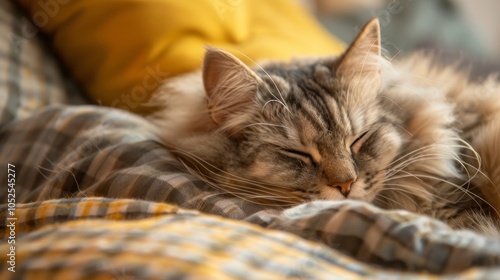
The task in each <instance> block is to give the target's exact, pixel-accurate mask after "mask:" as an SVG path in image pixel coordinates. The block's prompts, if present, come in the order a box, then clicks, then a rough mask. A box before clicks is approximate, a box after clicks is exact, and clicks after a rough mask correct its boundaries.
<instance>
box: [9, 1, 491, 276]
mask: <svg viewBox="0 0 500 280" xmlns="http://www.w3.org/2000/svg"><path fill="white" fill-rule="evenodd" d="M27 24H29V23H28V21H27V20H26V19H25V18H23V16H22V14H20V13H19V11H17V10H16V9H15V7H13V6H12V5H11V4H9V2H8V1H7V2H6V1H3V2H1V3H0V36H2V40H0V69H2V71H0V94H1V96H2V98H0V168H1V169H2V171H0V182H3V183H2V187H0V198H1V202H0V203H2V205H1V206H0V220H1V221H2V222H1V224H0V227H1V230H0V234H1V235H2V236H1V237H0V252H1V254H0V278H1V279H86V278H89V279H165V278H193V279H197V278H214V279H225V278H228V279H277V278H278V279H279V278H295V279H332V278H333V279H366V278H384V279H401V278H405V279H429V278H436V279H438V278H441V277H443V278H453V279H471V278H478V279H500V269H499V264H500V240H497V239H490V238H487V237H484V236H480V235H477V234H474V233H471V232H466V231H453V230H451V229H450V228H449V227H447V226H446V225H444V224H443V223H441V222H438V221H435V220H432V219H430V218H427V217H423V216H419V215H415V214H411V213H407V212H404V211H385V210H381V209H378V208H375V207H374V206H371V205H369V204H366V203H362V202H355V201H341V202H333V201H319V202H313V203H309V204H304V205H300V206H298V208H294V209H291V210H285V211H283V209H279V208H265V207H263V206H259V205H255V204H252V203H249V202H247V201H244V200H242V199H239V198H235V197H232V196H229V195H227V194H224V193H220V192H218V191H216V190H214V189H212V188H210V187H209V186H207V185H206V184H204V183H203V182H202V181H201V180H199V179H197V178H196V177H194V176H192V175H190V174H189V173H188V172H187V171H186V169H185V168H184V166H183V165H182V164H180V163H179V162H178V161H177V160H176V159H175V158H174V157H172V155H171V154H170V153H169V152H168V151H167V150H166V149H165V147H164V146H163V145H162V143H161V141H160V140H159V139H158V138H157V137H156V136H155V135H154V134H153V133H151V129H150V124H149V123H148V122H147V121H146V120H145V119H143V118H141V117H139V116H136V115H133V114H130V113H127V112H124V111H120V110H116V109H111V108H104V107H98V106H92V105H71V104H69V103H75V102H70V101H68V100H73V99H74V98H75V96H76V95H77V94H78V92H77V91H75V90H74V87H72V86H70V85H68V82H67V77H65V76H64V75H62V74H61V71H60V68H59V66H58V64H57V61H55V60H54V57H53V54H52V53H51V52H50V51H49V50H47V48H46V47H44V45H43V42H41V41H40V40H39V39H38V37H36V36H34V35H33V36H31V37H28V36H27V34H26V32H25V31H26V30H27V28H28V27H27V26H28V25H27ZM32 31H33V30H32ZM29 34H33V32H32V33H29ZM12 38H15V39H16V40H14V39H12ZM13 42H14V43H13ZM12 178H15V181H12ZM9 180H10V181H9ZM12 190H14V191H12ZM9 199H15V201H14V202H12V203H9ZM188 209H189V210H188ZM11 240H14V241H15V243H12V242H11ZM12 246H14V249H12ZM12 252H14V253H12ZM12 261H13V262H14V263H10V262H12ZM13 265H14V270H15V272H12V270H9V268H12V266H13Z"/></svg>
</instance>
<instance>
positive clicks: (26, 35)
mask: <svg viewBox="0 0 500 280" xmlns="http://www.w3.org/2000/svg"><path fill="white" fill-rule="evenodd" d="M37 34H38V30H37V29H36V28H35V27H34V26H33V25H32V24H31V23H30V21H29V19H28V18H26V17H24V16H23V14H22V13H21V12H20V11H18V10H17V9H16V8H15V7H13V5H12V4H11V2H9V1H1V3H0V61H1V63H0V124H2V123H5V122H8V121H10V120H13V119H15V118H22V117H26V116H28V115H29V114H31V113H32V112H33V111H35V110H37V109H40V108H43V107H45V106H47V105H49V104H56V103H59V104H62V103H67V101H68V96H67V95H66V91H65V89H67V88H68V87H67V85H66V82H65V80H63V79H62V75H61V73H60V69H59V67H58V65H57V63H56V61H55V59H54V55H53V54H52V53H51V52H50V50H49V49H48V48H47V47H46V46H45V44H44V43H43V42H42V41H41V40H40V38H39V36H37ZM74 91H76V90H74Z"/></svg>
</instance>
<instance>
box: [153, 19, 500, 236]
mask: <svg viewBox="0 0 500 280" xmlns="http://www.w3.org/2000/svg"><path fill="white" fill-rule="evenodd" d="M499 97H500V82H499V81H498V80H496V77H493V76H492V77H490V78H488V79H486V80H485V81H483V82H482V83H472V82H470V81H468V79H467V74H466V73H462V72H460V71H458V70H456V69H455V68H453V67H445V66H438V65H435V63H434V62H433V59H432V57H431V56H429V55H424V54H415V55H412V56H409V57H407V58H405V59H402V60H400V61H396V62H394V63H389V62H388V61H387V60H386V59H384V58H383V57H382V55H381V45H380V27H379V23H378V20H377V19H374V20H372V21H370V22H369V23H368V24H367V25H366V26H365V27H364V28H363V30H362V31H361V32H360V34H358V36H357V38H356V39H355V40H354V42H353V43H352V44H351V45H350V47H349V48H348V49H347V51H346V52H345V53H344V54H342V55H341V56H332V57H326V58H325V57H323V58H308V59H299V60H297V61H293V62H290V63H282V62H277V63H267V64H265V65H264V66H259V65H257V66H256V67H255V68H254V69H251V68H249V67H247V66H246V65H245V64H243V63H242V62H241V61H240V60H238V59H237V58H236V57H235V56H233V55H231V54H230V53H228V52H226V51H223V50H220V49H215V48H209V49H207V52H206V55H205V59H204V65H203V70H202V71H201V72H197V73H191V74H187V75H185V76H182V77H178V78H175V79H170V80H168V81H167V82H166V83H165V84H164V85H163V86H162V87H161V88H160V90H159V92H158V93H157V94H156V97H155V98H156V100H155V101H154V102H155V103H157V104H163V105H164V108H163V110H160V111H159V112H158V113H157V114H156V115H154V116H152V120H153V121H155V122H156V123H157V124H158V127H159V128H160V130H159V133H160V135H161V137H162V139H163V140H164V141H165V143H166V145H167V147H168V148H169V149H170V150H171V151H172V152H173V153H174V154H175V155H176V156H177V157H178V158H179V159H180V160H182V161H183V162H184V164H185V165H186V166H187V167H188V168H189V169H190V170H191V171H192V172H193V173H195V174H197V175H198V176H199V177H200V178H202V179H203V180H205V181H206V182H207V183H209V184H210V185H212V186H213V187H214V188H216V189H218V190H220V191H223V192H226V193H231V194H233V195H235V196H238V197H241V198H243V199H246V200H250V201H253V202H255V203H260V204H265V205H272V206H279V207H288V206H293V205H296V204H299V203H303V202H307V201H312V200H342V199H353V200H363V201H367V202H371V203H373V204H375V205H377V206H380V207H383V208H387V209H406V210H409V211H413V212H417V213H422V214H426V215H429V216H431V217H435V218H438V219H441V220H443V221H445V222H447V223H448V224H449V225H451V226H452V227H454V228H472V229H474V230H476V231H479V232H483V233H487V234H495V233H496V228H498V227H497V225H496V224H497V222H496V219H497V213H498V211H500V195H499V194H498V189H497V187H498V186H500V152H499V149H500V98H499Z"/></svg>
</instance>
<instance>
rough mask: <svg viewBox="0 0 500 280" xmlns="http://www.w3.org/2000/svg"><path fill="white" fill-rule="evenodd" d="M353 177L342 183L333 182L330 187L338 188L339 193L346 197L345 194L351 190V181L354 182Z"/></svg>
mask: <svg viewBox="0 0 500 280" xmlns="http://www.w3.org/2000/svg"><path fill="white" fill-rule="evenodd" d="M354 181H356V180H354V179H352V180H349V181H347V182H344V183H336V184H333V185H332V187H335V188H336V189H338V190H339V191H340V193H341V194H342V195H343V196H344V197H346V198H347V196H348V195H349V193H350V192H351V185H352V183H354Z"/></svg>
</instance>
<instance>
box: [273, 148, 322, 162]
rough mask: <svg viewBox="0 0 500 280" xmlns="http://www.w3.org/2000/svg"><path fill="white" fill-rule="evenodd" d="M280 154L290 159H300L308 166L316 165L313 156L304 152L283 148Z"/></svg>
mask: <svg viewBox="0 0 500 280" xmlns="http://www.w3.org/2000/svg"><path fill="white" fill-rule="evenodd" d="M280 153H281V154H283V155H285V156H288V157H292V158H296V159H300V160H302V161H303V162H305V163H307V164H314V160H313V157H312V156H311V154H309V153H307V152H304V151H300V150H296V149H289V148H281V149H280Z"/></svg>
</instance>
